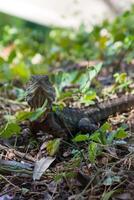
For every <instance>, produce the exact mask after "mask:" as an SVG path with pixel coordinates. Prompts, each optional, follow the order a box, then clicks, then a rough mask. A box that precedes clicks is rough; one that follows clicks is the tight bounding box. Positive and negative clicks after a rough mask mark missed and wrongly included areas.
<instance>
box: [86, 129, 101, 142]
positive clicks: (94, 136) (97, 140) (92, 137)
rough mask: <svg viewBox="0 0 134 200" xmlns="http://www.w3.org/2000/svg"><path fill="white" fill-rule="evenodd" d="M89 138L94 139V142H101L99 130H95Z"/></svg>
mask: <svg viewBox="0 0 134 200" xmlns="http://www.w3.org/2000/svg"><path fill="white" fill-rule="evenodd" d="M89 139H90V140H92V141H94V142H98V143H101V139H100V132H99V131H95V132H94V133H93V134H92V135H91V136H90V137H89Z"/></svg>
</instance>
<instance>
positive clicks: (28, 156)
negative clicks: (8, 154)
mask: <svg viewBox="0 0 134 200" xmlns="http://www.w3.org/2000/svg"><path fill="white" fill-rule="evenodd" d="M0 150H5V151H9V150H10V151H13V152H14V154H16V155H17V156H19V157H20V158H26V159H27V160H29V161H32V162H35V158H33V157H32V156H30V155H26V154H25V153H22V152H19V151H17V150H15V149H13V148H9V147H6V146H4V145H1V144H0Z"/></svg>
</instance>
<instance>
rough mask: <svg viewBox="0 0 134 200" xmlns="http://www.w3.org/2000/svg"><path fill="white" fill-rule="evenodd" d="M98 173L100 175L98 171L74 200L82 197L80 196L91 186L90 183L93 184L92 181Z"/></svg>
mask: <svg viewBox="0 0 134 200" xmlns="http://www.w3.org/2000/svg"><path fill="white" fill-rule="evenodd" d="M99 173H100V171H98V172H97V173H96V174H95V175H94V177H93V178H92V179H91V180H90V181H89V183H88V184H87V186H86V187H85V188H84V190H83V191H82V192H81V193H80V194H79V195H78V196H77V199H76V200H78V199H79V197H80V196H82V195H83V194H84V193H85V192H86V190H87V189H88V187H89V186H90V185H91V183H92V182H93V180H94V179H95V177H96V176H97V175H98V174H99Z"/></svg>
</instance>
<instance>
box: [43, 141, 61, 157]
mask: <svg viewBox="0 0 134 200" xmlns="http://www.w3.org/2000/svg"><path fill="white" fill-rule="evenodd" d="M60 141H61V139H54V140H50V141H49V142H48V143H47V146H46V148H47V152H48V154H49V155H50V156H54V155H55V154H56V153H57V152H58V150H59V146H60Z"/></svg>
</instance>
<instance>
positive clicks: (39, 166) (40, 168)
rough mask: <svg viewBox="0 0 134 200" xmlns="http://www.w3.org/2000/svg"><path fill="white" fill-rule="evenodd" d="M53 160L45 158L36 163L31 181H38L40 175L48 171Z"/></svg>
mask: <svg viewBox="0 0 134 200" xmlns="http://www.w3.org/2000/svg"><path fill="white" fill-rule="evenodd" d="M54 160H55V158H52V157H46V158H41V159H40V160H38V161H36V163H35V167H34V172H33V180H40V178H41V176H42V174H43V173H44V172H45V171H46V170H47V169H48V167H49V166H50V165H51V164H52V162H53V161H54Z"/></svg>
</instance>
